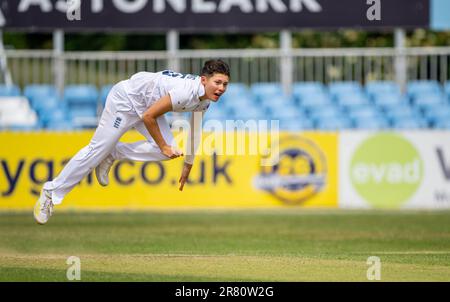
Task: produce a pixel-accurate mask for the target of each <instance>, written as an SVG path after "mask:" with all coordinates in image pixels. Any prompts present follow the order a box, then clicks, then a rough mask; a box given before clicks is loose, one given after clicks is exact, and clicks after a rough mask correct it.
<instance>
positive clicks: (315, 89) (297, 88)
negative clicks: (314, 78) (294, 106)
mask: <svg viewBox="0 0 450 302" xmlns="http://www.w3.org/2000/svg"><path fill="white" fill-rule="evenodd" d="M325 93H326V91H325V86H324V85H323V84H322V83H320V82H296V83H294V84H293V85H292V95H293V96H294V98H295V99H296V100H297V101H298V102H300V101H302V100H304V99H305V98H306V97H310V96H313V95H319V94H325Z"/></svg>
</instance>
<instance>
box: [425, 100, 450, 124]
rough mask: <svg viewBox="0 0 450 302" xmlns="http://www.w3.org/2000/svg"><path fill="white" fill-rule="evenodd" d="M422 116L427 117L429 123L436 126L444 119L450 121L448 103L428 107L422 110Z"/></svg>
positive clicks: (443, 121)
mask: <svg viewBox="0 0 450 302" xmlns="http://www.w3.org/2000/svg"><path fill="white" fill-rule="evenodd" d="M424 116H425V117H426V118H427V120H428V122H429V124H430V125H432V126H433V127H438V128H439V126H438V125H442V124H443V123H445V121H446V120H449V121H450V105H448V104H447V105H444V106H435V107H429V108H426V109H425V110H424Z"/></svg>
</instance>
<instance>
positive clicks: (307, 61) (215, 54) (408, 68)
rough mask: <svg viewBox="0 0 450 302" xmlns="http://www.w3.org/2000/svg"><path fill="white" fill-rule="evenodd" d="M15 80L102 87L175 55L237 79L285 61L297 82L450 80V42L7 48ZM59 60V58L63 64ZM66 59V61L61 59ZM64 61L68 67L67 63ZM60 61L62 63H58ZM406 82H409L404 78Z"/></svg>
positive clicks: (183, 62)
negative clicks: (216, 64) (208, 63)
mask: <svg viewBox="0 0 450 302" xmlns="http://www.w3.org/2000/svg"><path fill="white" fill-rule="evenodd" d="M5 53H6V57H7V60H8V67H9V69H10V72H11V75H12V79H13V82H14V83H15V84H18V85H20V86H22V87H23V86H25V85H28V84H34V83H55V79H56V78H60V77H64V83H65V84H86V83H90V84H95V85H97V86H99V87H100V86H102V85H106V84H111V83H115V82H117V81H120V80H122V79H125V78H128V77H129V76H130V75H132V74H133V73H136V72H138V71H142V70H147V71H157V70H163V69H167V68H170V65H171V64H172V63H171V62H173V61H174V60H175V61H176V62H177V64H176V65H177V66H180V70H179V71H180V72H185V73H194V74H195V73H199V72H200V70H201V67H202V65H203V63H204V61H205V60H207V59H210V58H222V59H224V60H226V61H227V62H228V63H229V65H230V67H231V76H232V81H233V82H241V83H246V84H251V83H255V82H279V81H281V79H282V78H283V77H282V76H281V73H282V72H283V71H282V70H286V69H283V68H282V65H283V64H291V65H292V68H291V69H288V70H292V76H291V77H288V78H289V79H292V81H293V82H296V81H319V82H323V83H329V82H333V81H359V82H362V83H364V82H367V81H370V80H394V81H401V79H404V81H408V80H417V79H432V80H437V81H440V82H442V83H443V82H445V81H448V80H449V79H450V65H449V64H450V47H432V48H339V49H292V50H290V51H288V52H286V51H282V50H280V49H232V50H180V51H178V52H177V53H176V54H172V53H169V52H166V51H136V52H135V51H133V52H130V51H122V52H97V51H95V52H64V53H63V54H61V55H58V54H55V53H54V52H53V51H52V50H48V51H47V50H6V51H5ZM58 62H59V63H58ZM61 62H62V63H61ZM61 64H63V65H62V67H61ZM57 66H58V67H57ZM400 84H404V83H400Z"/></svg>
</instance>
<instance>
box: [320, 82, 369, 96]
mask: <svg viewBox="0 0 450 302" xmlns="http://www.w3.org/2000/svg"><path fill="white" fill-rule="evenodd" d="M328 89H329V91H330V94H331V95H332V96H333V97H334V96H336V95H339V94H349V93H351V94H355V93H362V92H363V90H362V87H361V84H360V83H359V82H333V83H330V84H329V85H328Z"/></svg>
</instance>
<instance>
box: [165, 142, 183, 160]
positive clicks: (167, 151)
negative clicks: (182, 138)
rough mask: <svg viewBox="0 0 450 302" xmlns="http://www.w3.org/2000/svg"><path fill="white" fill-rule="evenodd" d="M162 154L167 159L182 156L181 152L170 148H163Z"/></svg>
mask: <svg viewBox="0 0 450 302" xmlns="http://www.w3.org/2000/svg"><path fill="white" fill-rule="evenodd" d="M161 151H162V153H163V154H164V155H165V156H167V157H168V158H171V159H174V158H177V157H180V156H183V152H181V151H180V150H178V149H177V148H175V147H172V146H169V145H167V146H165V147H163V148H162V149H161Z"/></svg>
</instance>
